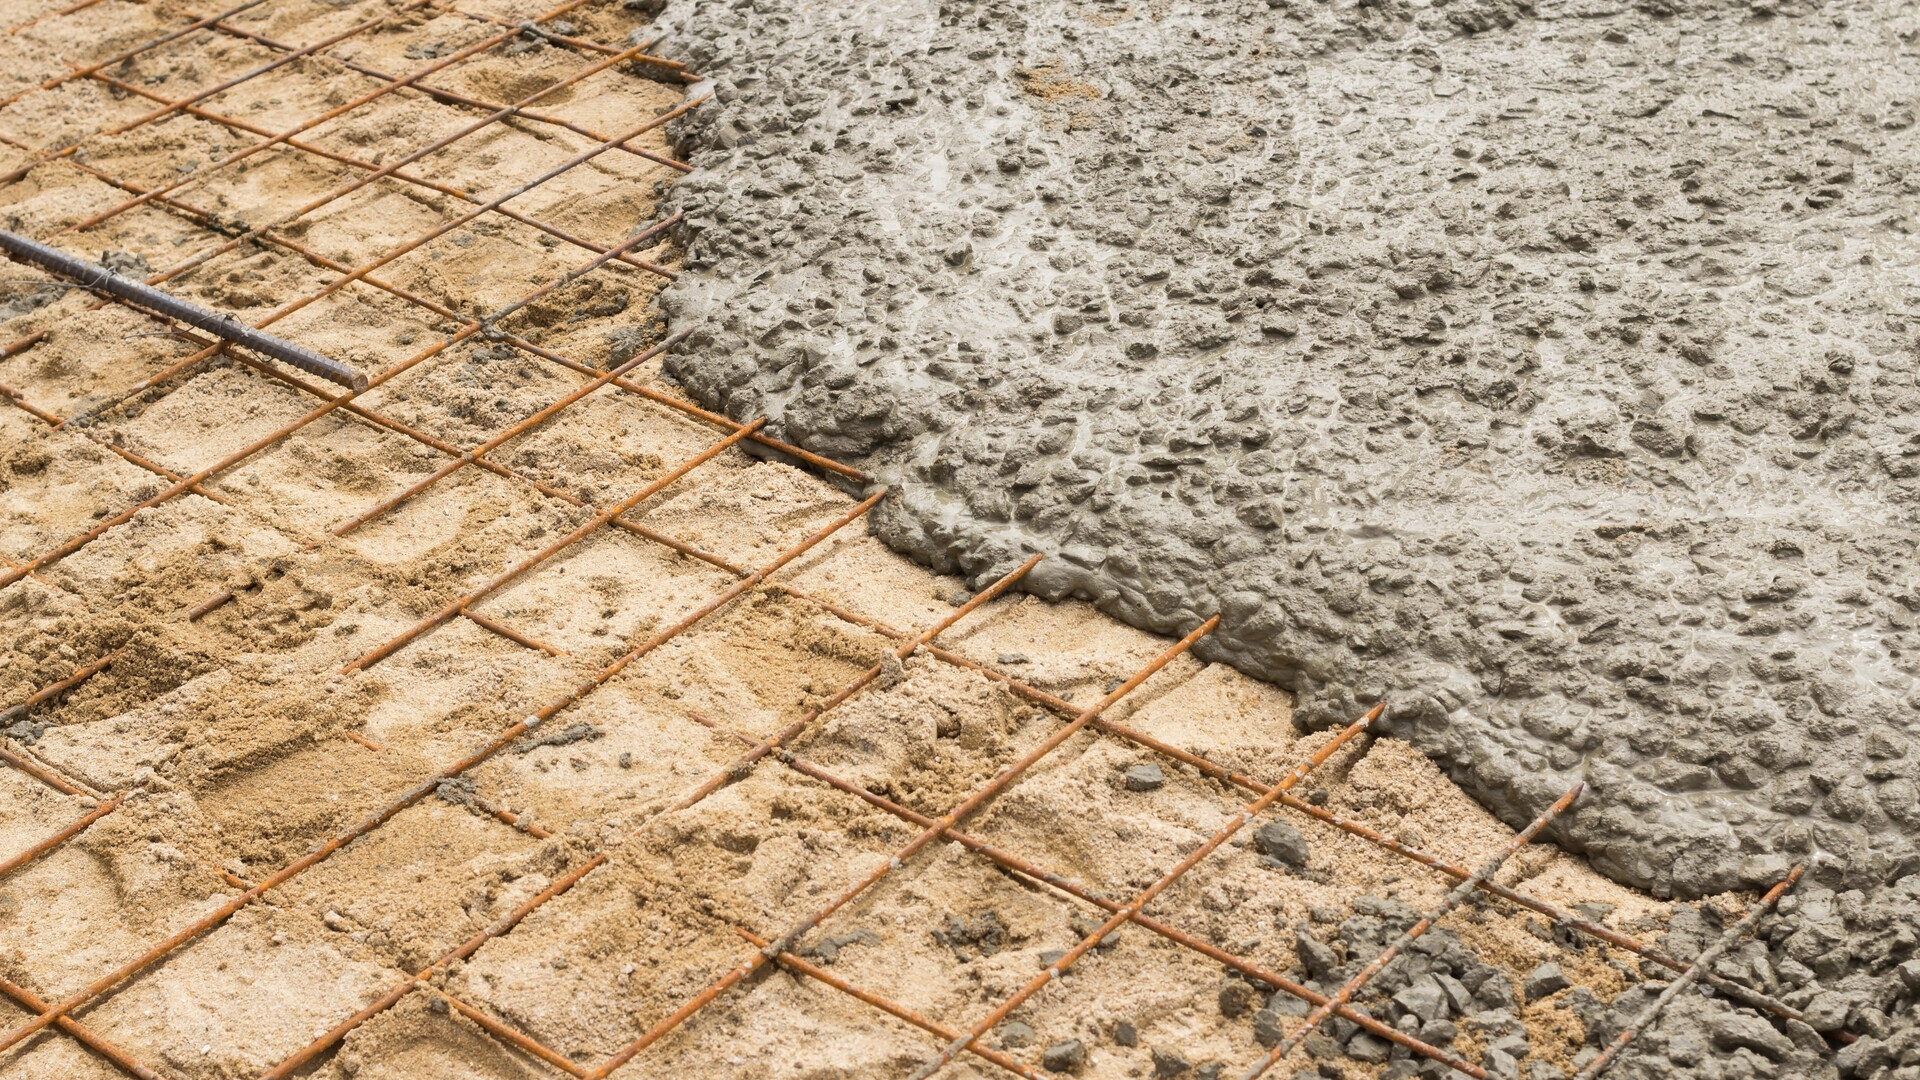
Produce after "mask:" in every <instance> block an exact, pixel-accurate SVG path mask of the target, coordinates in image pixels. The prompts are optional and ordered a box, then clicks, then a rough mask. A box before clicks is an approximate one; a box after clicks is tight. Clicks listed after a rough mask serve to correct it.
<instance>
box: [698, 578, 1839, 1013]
mask: <svg viewBox="0 0 1920 1080" xmlns="http://www.w3.org/2000/svg"><path fill="white" fill-rule="evenodd" d="M709 561H713V559H712V557H709ZM715 565H721V563H719V562H715ZM724 568H725V567H724V566H723V569H724ZM775 588H776V589H779V590H781V591H783V592H785V593H787V594H788V595H790V596H793V597H795V598H797V599H800V600H804V601H806V602H809V603H812V604H815V605H817V606H819V607H820V608H822V609H823V610H825V611H827V612H828V613H830V614H832V615H834V616H835V617H837V618H839V619H841V620H843V621H845V622H849V623H852V624H854V625H856V626H862V627H866V628H867V629H870V630H873V631H874V632H875V633H878V634H881V635H884V636H886V637H896V638H897V637H900V636H902V634H901V631H899V630H897V629H894V628H893V627H890V626H888V625H886V624H885V623H883V622H879V621H877V620H874V619H871V618H868V617H867V616H865V615H861V614H859V613H857V612H853V611H849V610H847V609H846V608H844V607H840V606H838V605H835V604H832V603H830V602H828V601H826V600H823V599H821V598H820V597H817V596H812V595H810V594H808V593H805V592H803V591H801V590H799V589H795V588H793V587H792V586H789V585H776V586H775ZM927 653H928V655H930V656H933V657H935V658H937V659H939V660H943V661H945V662H947V663H949V664H953V665H954V666H956V667H961V668H965V669H966V670H969V671H973V672H977V673H979V674H981V675H984V676H985V677H987V678H989V679H993V680H994V681H996V682H999V683H1001V684H1002V685H1005V686H1006V687H1007V688H1008V689H1009V690H1011V691H1013V692H1014V693H1016V694H1018V695H1020V696H1021V697H1024V698H1026V699H1027V700H1029V701H1031V702H1033V703H1034V704H1036V705H1041V706H1043V707H1045V708H1048V709H1050V710H1052V711H1054V712H1057V713H1060V714H1063V715H1067V716H1071V715H1073V712H1074V707H1073V705H1072V703H1071V702H1068V701H1066V700H1064V699H1062V698H1060V697H1058V696H1056V695H1054V694H1050V693H1048V692H1046V691H1045V690H1041V689H1038V688H1037V687H1034V686H1031V685H1029V684H1027V683H1024V682H1022V681H1020V680H1019V679H1015V678H1013V677H1011V676H1009V675H1006V674H1004V673H1002V672H999V671H996V670H994V669H993V668H992V667H990V666H988V665H986V664H981V663H979V662H977V661H973V660H969V659H967V658H966V657H963V656H960V655H959V654H957V653H953V652H949V651H947V650H945V649H941V648H939V647H937V646H929V647H928V649H927ZM1094 726H1095V727H1098V728H1099V729H1100V730H1102V731H1105V732H1108V733H1110V734H1113V735H1117V736H1119V737H1120V738H1123V739H1126V740H1127V741H1129V742H1133V743H1136V744H1138V745H1140V746H1144V747H1146V748H1147V749H1149V750H1153V751H1155V752H1157V753H1161V754H1165V755H1167V756H1169V757H1172V758H1174V759H1175V760H1177V761H1180V762H1182V763H1184V764H1187V765H1191V766H1193V767H1194V768H1196V769H1198V770H1199V771H1200V772H1201V773H1202V774H1204V775H1206V776H1209V777H1212V778H1213V779H1215V780H1218V781H1220V782H1222V783H1227V784H1233V785H1235V786H1237V787H1240V788H1242V789H1245V790H1247V791H1250V792H1252V793H1254V794H1256V795H1259V794H1263V793H1265V792H1266V790H1267V785H1266V784H1264V783H1262V782H1261V781H1259V780H1256V779H1254V778H1253V777H1250V776H1247V775H1245V774H1243V773H1239V772H1236V771H1234V770H1232V769H1229V768H1227V767H1225V766H1223V765H1220V764H1217V763H1216V762H1213V761H1210V760H1208V759H1207V758H1205V757H1203V756H1201V755H1199V754H1195V753H1193V752H1191V751H1188V750H1184V749H1182V748H1180V747H1177V746H1174V745H1172V744H1171V743H1167V742H1164V741H1162V740H1160V739H1156V738H1154V737H1153V736H1151V735H1148V734H1146V733H1145V732H1141V731H1138V730H1135V729H1133V728H1130V727H1128V726H1126V725H1124V724H1120V723H1117V722H1114V721H1110V720H1107V719H1105V718H1104V717H1103V718H1101V719H1098V720H1095V721H1094ZM1280 804H1281V805H1282V806H1285V807H1287V808H1288V809H1290V810H1295V811H1298V812H1300V813H1303V814H1306V815H1308V816H1309V817H1312V818H1314V819H1315V820H1317V821H1320V822H1322V823H1324V824H1327V825H1331V826H1333V827H1334V828H1337V829H1339V830H1341V831H1342V832H1345V833H1348V834H1350V835H1353V836H1357V837H1359V838H1361V839H1363V840H1366V841H1367V842H1369V843H1371V844H1374V845H1376V846H1378V847H1382V848H1385V849H1386V850H1388V851H1391V852H1394V853H1395V854H1398V855H1401V856H1404V857H1405V858H1407V859H1409V860H1411V861H1413V862H1417V863H1420V864H1421V865H1423V866H1428V867H1431V868H1433V869H1435V870H1439V871H1440V872H1441V873H1444V874H1446V875H1447V876H1449V877H1452V878H1454V879H1456V880H1462V881H1464V880H1466V879H1467V878H1469V877H1472V876H1473V871H1471V870H1468V869H1466V868H1465V867H1462V866H1459V865H1456V864H1454V863H1451V862H1448V861H1447V860H1445V859H1442V858H1440V857H1439V856H1437V855H1433V854H1430V853H1428V852H1425V851H1422V850H1420V849H1419V848H1416V847H1413V846H1412V845H1409V844H1407V843H1405V842H1403V841H1401V840H1398V839H1396V838H1394V837H1391V836H1387V835H1386V834H1384V833H1381V832H1379V831H1378V830H1375V829H1372V828H1369V827H1368V826H1366V825H1364V824H1362V823H1360V822H1357V821H1354V820H1352V819H1351V818H1346V817H1342V816H1340V815H1338V814H1335V813H1332V812H1330V811H1328V810H1326V809H1324V808H1322V807H1318V806H1315V805H1313V804H1312V803H1309V802H1306V801H1305V800H1302V799H1300V798H1298V797H1296V796H1294V795H1291V794H1286V795H1282V796H1281V797H1280ZM1480 889H1481V891H1482V892H1485V893H1487V894H1489V895H1492V896H1496V897H1499V898H1500V899H1502V900H1506V901H1508V902H1510V903H1514V904H1518V905H1519V906H1521V907H1524V908H1528V909H1530V910H1532V911H1535V912H1538V913H1539V914H1541V915H1544V916H1546V917H1547V918H1548V919H1551V920H1553V921H1554V922H1557V923H1561V924H1564V925H1566V926H1568V927H1570V928H1572V929H1574V930H1576V931H1578V932H1580V933H1582V934H1585V935H1587V936H1589V937H1591V938H1594V939H1596V940H1599V941H1602V942H1605V943H1607V944H1609V945H1615V946H1618V947H1620V948H1623V949H1626V950H1628V951H1629V952H1632V953H1634V954H1635V955H1637V956H1640V957H1643V958H1645V959H1647V960H1651V961H1653V962H1654V963H1656V964H1659V965H1660V966H1662V967H1665V968H1668V969H1669V970H1672V971H1674V972H1676V973H1680V972H1686V971H1688V970H1690V969H1691V968H1692V965H1690V964H1688V963H1686V962H1685V961H1683V960H1678V959H1675V958H1674V957H1672V956H1670V955H1668V954H1666V953H1664V952H1662V951H1660V950H1659V949H1657V948H1655V947H1653V946H1652V945H1648V944H1647V943H1645V942H1643V941H1640V940H1638V939H1636V938H1634V937H1632V936H1631V935H1628V934H1623V933H1621V932H1619V931H1617V930H1613V929H1610V928H1608V927H1606V926H1603V925H1601V924H1599V923H1596V922H1593V921H1591V920H1588V919H1583V918H1581V917H1580V916H1578V915H1576V914H1574V913H1572V912H1569V911H1566V910H1564V909H1562V908H1559V907H1556V906H1555V905H1553V904H1550V903H1547V902H1546V901H1544V900H1540V899H1537V898H1535V897H1531V896H1527V895H1525V894H1523V893H1519V892H1516V891H1514V890H1512V889H1509V888H1507V887H1506V886H1505V885H1502V884H1500V883H1499V882H1497V881H1483V882H1481V883H1480ZM1699 977H1700V979H1701V980H1702V981H1704V982H1706V983H1707V984H1708V985H1710V986H1712V987H1713V988H1714V989H1715V990H1717V991H1719V992H1721V993H1723V994H1725V995H1727V996H1728V997H1731V998H1733V999H1734V1000H1736V1001H1739V1002H1740V1003H1742V1004H1744V1005H1748V1006H1751V1007H1753V1008H1756V1009H1760V1010H1761V1011H1763V1012H1770V1013H1772V1014H1774V1015H1775V1016H1778V1017H1780V1018H1781V1019H1783V1020H1804V1019H1805V1014H1804V1013H1803V1012H1802V1011H1801V1010H1799V1009H1795V1008H1793V1007H1792V1006H1790V1005H1788V1004H1786V1003H1785V1002H1783V1001H1781V1000H1779V999H1778V998H1775V997H1772V996H1770V995H1768V994H1765V993H1762V992H1760V991H1758V990H1755V989H1754V988H1752V987H1749V986H1743V985H1741V984H1740V983H1737V982H1734V981H1732V980H1730V979H1726V978H1723V977H1721V976H1719V975H1716V974H1714V973H1712V972H1710V971H1708V972H1702V973H1701V974H1700V976H1699ZM1832 1037H1833V1038H1835V1039H1837V1040H1839V1041H1840V1042H1842V1043H1852V1042H1854V1041H1855V1040H1856V1039H1857V1038H1858V1036H1856V1035H1854V1034H1853V1033H1852V1032H1850V1031H1847V1030H1844V1029H1842V1030H1839V1031H1835V1032H1833V1033H1832Z"/></svg>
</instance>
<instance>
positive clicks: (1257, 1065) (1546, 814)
mask: <svg viewBox="0 0 1920 1080" xmlns="http://www.w3.org/2000/svg"><path fill="white" fill-rule="evenodd" d="M1584 790H1586V784H1584V783H1576V784H1574V785H1573V786H1572V787H1570V788H1568V789H1567V791H1566V794H1564V795H1562V796H1560V797H1559V798H1558V799H1555V800H1554V801H1553V805H1551V806H1549V807H1547V808H1546V809H1545V810H1544V811H1542V812H1541V814H1540V816H1539V817H1536V818H1534V819H1533V821H1532V822H1530V823H1529V824H1528V825H1527V827H1526V828H1525V829H1522V830H1521V831H1520V832H1519V833H1518V834H1516V835H1515V836H1514V837H1513V839H1511V840H1509V841H1507V842H1506V843H1505V844H1503V845H1501V847H1500V850H1499V851H1497V852H1495V853H1494V855H1493V856H1492V857H1491V858H1489V859H1488V860H1487V861H1486V862H1485V863H1484V864H1482V865H1481V867H1480V869H1479V870H1477V871H1475V872H1474V874H1473V876H1472V877H1470V878H1468V879H1467V880H1465V881H1463V882H1461V883H1460V884H1458V885H1456V886H1454V887H1453V891H1451V892H1449V893H1447V895H1446V897H1445V898H1444V899H1442V900H1441V901H1440V903H1439V904H1437V905H1435V906H1434V908H1433V911H1432V913H1431V914H1428V915H1424V916H1422V917H1421V918H1420V921H1418V922H1416V923H1414V924H1413V925H1412V926H1410V927H1408V928H1407V929H1406V930H1405V931H1403V932H1402V933H1401V935H1400V936H1399V937H1398V938H1396V939H1395V940H1394V941H1393V943H1392V944H1390V945H1388V946H1387V947H1386V948H1384V949H1382V950H1380V954H1379V955H1378V956H1375V957H1374V958H1373V959H1372V960H1371V961H1369V962H1368V963H1367V965H1366V966H1365V967H1363V968H1361V969H1360V970H1359V971H1358V972H1357V973H1355V975H1354V976H1353V978H1351V979H1348V980H1347V982H1346V984H1345V985H1344V986H1342V987H1340V989H1339V990H1338V991H1337V992H1335V993H1334V995H1333V997H1332V998H1331V999H1329V1004H1331V1003H1332V1002H1339V1003H1340V1004H1343V1005H1344V1004H1346V1003H1347V1002H1349V1001H1351V1000H1353V995H1354V994H1355V993H1357V992H1359V990H1360V988H1361V987H1362V986H1365V985H1366V984H1367V981H1368V980H1369V979H1372V978H1373V977H1374V976H1375V975H1377V974H1379V973H1380V971H1381V969H1383V968H1385V967H1386V966H1387V965H1388V964H1390V963H1392V962H1393V958H1394V957H1396V956H1398V955H1400V951H1401V950H1402V949H1404V948H1406V947H1407V946H1408V945H1411V944H1413V942H1414V941H1415V940H1417V939H1418V938H1419V937H1420V936H1421V935H1422V934H1425V933H1426V932H1427V930H1428V928H1430V927H1432V926H1433V924H1434V923H1436V922H1438V921H1439V920H1440V919H1442V918H1444V917H1445V916H1446V914H1447V913H1448V912H1450V911H1452V910H1453V909H1454V908H1456V907H1458V906H1460V904H1461V903H1462V902H1463V901H1465V900H1466V898H1467V897H1469V896H1471V895H1473V893H1474V890H1475V889H1476V888H1478V887H1479V884H1480V882H1482V881H1485V880H1487V879H1489V878H1491V877H1493V875H1494V874H1495V873H1497V872H1498V871H1499V869H1500V868H1501V867H1502V866H1504V865H1506V862H1507V860H1508V859H1510V858H1512V857H1513V855H1514V854H1515V853H1516V852H1518V851H1519V850H1520V849H1521V848H1523V847H1525V846H1526V845H1527V843H1528V842H1529V841H1531V840H1532V839H1533V838H1534V837H1536V836H1538V835H1540V831H1541V830H1542V829H1545V828H1546V827H1547V825H1548V824H1549V823H1550V822H1552V821H1553V819H1554V818H1556V817H1559V816H1560V812H1561V811H1563V810H1565V809H1566V808H1567V807H1569V806H1572V805H1573V801H1574V800H1575V799H1578V798H1579V797H1580V793H1581V792H1582V791H1584ZM1262 798H1266V796H1262ZM1331 1015H1333V1010H1332V1009H1331V1008H1329V1007H1328V1005H1321V1006H1320V1007H1319V1008H1316V1009H1314V1010H1313V1011H1312V1012H1310V1013H1308V1014H1307V1018H1306V1019H1305V1020H1302V1021H1301V1022H1300V1026H1299V1027H1298V1028H1297V1029H1295V1030H1294V1032H1293V1034H1291V1035H1288V1036H1287V1037H1286V1038H1284V1039H1282V1040H1280V1042H1279V1043H1277V1044H1275V1045H1274V1047H1273V1049H1271V1050H1269V1051H1267V1052H1266V1054H1265V1055H1264V1056H1262V1057H1261V1058H1260V1059H1259V1060H1257V1061H1255V1062H1254V1063H1253V1064H1252V1065H1250V1066H1248V1067H1247V1071H1246V1072H1244V1073H1242V1074H1241V1077H1240V1080H1259V1077H1260V1074H1262V1073H1264V1072H1266V1071H1267V1070H1268V1069H1270V1068H1272V1067H1273V1066H1274V1065H1275V1064H1276V1063H1278V1062H1281V1061H1285V1060H1286V1057H1287V1055H1288V1054H1291V1053H1293V1048H1294V1047H1296V1046H1299V1045H1300V1043H1301V1041H1302V1040H1304V1039H1305V1038H1306V1037H1307V1036H1308V1035H1310V1034H1312V1033H1313V1032H1314V1031H1315V1030H1316V1029H1318V1028H1319V1026H1320V1024H1321V1022H1322V1021H1324V1020H1326V1019H1327V1018H1328V1017H1329V1016H1331Z"/></svg>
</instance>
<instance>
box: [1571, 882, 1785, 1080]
mask: <svg viewBox="0 0 1920 1080" xmlns="http://www.w3.org/2000/svg"><path fill="white" fill-rule="evenodd" d="M1805 870H1806V867H1805V866H1804V865H1801V866H1796V867H1794V868H1793V869H1791V870H1789V871H1787V876H1786V877H1785V878H1783V879H1782V880H1781V881H1780V882H1779V883H1778V884H1776V885H1774V887H1773V888H1771V889H1768V890H1767V892H1766V895H1764V896H1762V897H1761V898H1760V902H1759V903H1757V904H1755V905H1753V910H1752V911H1750V912H1748V913H1747V917H1746V918H1744V919H1741V920H1740V921H1739V922H1737V923H1735V924H1734V925H1732V926H1730V927H1728V928H1727V932H1726V933H1724V934H1721V935H1720V940H1718V941H1716V942H1714V943H1713V944H1712V945H1711V946H1710V947H1708V948H1707V950H1706V951H1705V952H1702V953H1701V954H1700V955H1699V956H1696V957H1694V958H1693V965H1692V966H1691V967H1689V968H1688V969H1687V971H1686V972H1685V973H1684V974H1682V975H1681V976H1680V977H1679V978H1677V979H1675V980H1673V981H1672V982H1670V983H1668V984H1667V988H1666V989H1665V990H1663V991H1661V992H1660V996H1659V997H1657V998H1655V999H1654V1000H1653V1001H1652V1003H1650V1004H1649V1005H1648V1006H1647V1007H1646V1008H1645V1009H1642V1010H1641V1011H1640V1015H1639V1016H1636V1017H1634V1018H1633V1022H1632V1023H1630V1024H1628V1025H1627V1027H1626V1030H1624V1031H1622V1032H1621V1033H1620V1034H1619V1035H1618V1036H1617V1037H1615V1038H1614V1040H1613V1042H1611V1043H1609V1044H1608V1045H1607V1048H1606V1049H1605V1050H1602V1051H1600V1053H1599V1055H1598V1056H1596V1057H1595V1058H1594V1059H1593V1060H1592V1061H1589V1062H1587V1066H1586V1068H1584V1069H1581V1070H1580V1072H1579V1073H1578V1074H1577V1075H1576V1076H1575V1077H1574V1080H1595V1078H1596V1077H1598V1076H1599V1075H1600V1074H1601V1073H1603V1072H1605V1071H1607V1067H1608V1066H1609V1065H1612V1064H1613V1060H1614V1059H1615V1058H1617V1057H1619V1056H1620V1051H1622V1050H1625V1049H1626V1048H1627V1044H1628V1043H1630V1042H1632V1041H1633V1039H1634V1036H1635V1035H1637V1034H1638V1033H1640V1032H1641V1031H1644V1030H1645V1029H1646V1028H1647V1026H1648V1025H1649V1024H1651V1023H1653V1022H1654V1021H1655V1020H1656V1019H1658V1018H1659V1016H1660V1013H1661V1011H1662V1010H1664V1009H1665V1008H1666V1007H1667V1005H1668V1003H1670V1002H1672V1001H1673V999H1674V998H1676V997H1679V996H1680V994H1681V992H1682V991H1684V990H1686V988H1687V987H1689V986H1691V985H1693V982H1694V980H1695V979H1697V978H1698V977H1699V975H1700V973H1701V972H1704V971H1706V970H1707V969H1709V968H1711V967H1713V965H1714V964H1715V963H1716V962H1718V961H1719V959H1720V958H1721V957H1722V956H1724V955H1726V953H1727V951H1728V950H1729V949H1732V948H1733V947H1734V946H1735V945H1738V944H1739V943H1740V941H1741V939H1742V938H1745V937H1746V936H1747V935H1748V934H1750V933H1752V932H1753V928H1754V927H1756V926H1758V925H1760V920H1761V919H1762V918H1763V917H1765V915H1766V914H1767V912H1769V911H1772V910H1773V905H1774V904H1776V903H1778V902H1779V900H1780V898H1781V897H1782V896H1785V895H1786V892H1787V890H1788V889H1791V888H1793V886H1794V883H1795V882H1798V881H1799V880H1800V875H1801V873H1802V872H1804V871H1805Z"/></svg>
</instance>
